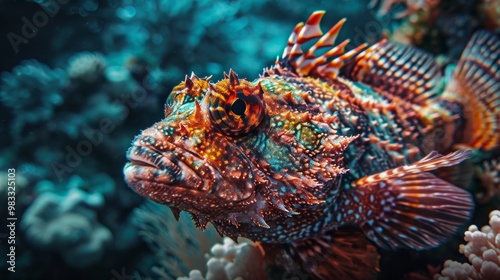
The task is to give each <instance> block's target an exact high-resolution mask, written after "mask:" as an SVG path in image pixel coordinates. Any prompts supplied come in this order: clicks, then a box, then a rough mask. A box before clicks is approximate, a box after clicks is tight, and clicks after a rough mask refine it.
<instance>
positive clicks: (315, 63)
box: [277, 11, 366, 78]
mask: <svg viewBox="0 0 500 280" xmlns="http://www.w3.org/2000/svg"><path fill="white" fill-rule="evenodd" d="M324 13H325V11H316V12H314V13H313V14H312V15H311V16H310V17H309V19H308V20H307V22H306V24H303V23H299V24H297V25H296V26H295V28H294V30H293V32H292V34H291V35H290V37H289V39H288V44H287V46H286V48H285V50H284V52H283V56H282V62H285V63H286V64H287V66H291V67H292V68H293V70H294V71H295V72H296V73H297V74H299V75H302V76H316V77H330V78H335V77H337V74H338V72H339V69H340V68H341V67H342V66H343V65H344V64H345V62H346V61H348V60H349V59H351V58H352V57H353V56H354V55H356V54H357V53H359V52H360V51H361V50H362V49H363V48H365V47H366V44H363V45H361V46H359V47H357V48H355V49H353V50H351V51H349V52H347V53H345V47H346V45H347V44H348V43H349V40H345V41H343V42H342V43H340V44H338V45H335V41H336V39H337V36H338V34H339V32H340V29H341V28H342V25H343V24H344V22H345V19H342V20H340V21H339V22H338V23H337V24H335V25H334V26H333V27H332V28H331V29H330V30H329V31H328V32H327V33H325V34H324V35H323V32H322V31H321V28H320V21H321V18H322V17H323V15H324ZM320 36H321V38H319V39H318V40H317V41H316V42H315V43H314V45H312V46H311V47H310V48H309V49H308V50H307V51H306V52H305V53H304V51H303V50H302V48H301V47H302V45H303V44H304V43H307V42H310V41H311V40H313V39H315V38H318V37H320ZM325 47H332V48H331V49H330V50H329V51H327V52H325V53H324V54H323V55H321V56H319V57H317V56H316V54H315V52H316V50H318V49H321V48H325ZM332 57H335V58H334V59H333V60H331V61H329V59H330V58H332ZM277 63H280V61H278V62H277Z"/></svg>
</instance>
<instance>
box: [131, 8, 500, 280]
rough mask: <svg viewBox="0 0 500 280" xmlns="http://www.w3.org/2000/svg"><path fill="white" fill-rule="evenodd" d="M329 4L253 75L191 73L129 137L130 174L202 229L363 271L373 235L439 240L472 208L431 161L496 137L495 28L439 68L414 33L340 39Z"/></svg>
mask: <svg viewBox="0 0 500 280" xmlns="http://www.w3.org/2000/svg"><path fill="white" fill-rule="evenodd" d="M323 14H324V11H317V12H314V13H313V14H312V15H311V16H310V17H309V19H308V20H307V22H306V23H305V24H304V23H299V24H298V25H297V26H296V27H295V28H294V30H293V32H292V34H291V35H290V37H289V39H288V43H287V45H286V47H285V49H284V53H283V56H282V58H281V59H278V60H277V61H276V63H275V65H273V66H272V67H269V68H265V69H264V71H263V74H261V75H259V78H257V79H256V80H254V81H248V80H246V79H243V78H241V77H238V75H237V74H236V73H235V72H234V71H233V70H229V72H228V73H224V76H223V79H222V80H220V81H218V82H212V81H211V77H206V78H200V77H198V76H197V75H195V74H194V73H193V74H191V76H190V77H188V76H187V75H186V77H185V80H183V81H182V82H181V83H180V84H179V85H177V86H175V87H174V88H173V90H172V92H171V93H170V95H169V97H168V99H167V101H166V104H165V118H164V119H163V120H161V121H159V122H157V123H155V124H153V125H152V126H151V127H149V128H147V129H145V130H143V131H142V133H141V134H140V135H138V136H137V137H136V138H135V139H134V140H133V143H132V146H131V148H130V149H129V150H128V152H127V158H128V160H129V162H128V163H127V164H126V166H125V167H124V174H125V180H126V182H127V183H128V185H129V186H130V187H131V188H132V189H133V190H134V191H135V192H137V193H138V194H140V195H142V196H144V197H146V198H148V199H151V200H153V201H155V202H158V203H161V204H164V205H168V206H169V207H170V209H171V210H172V212H173V214H174V216H175V217H176V218H178V216H179V212H180V211H187V212H189V213H190V214H191V216H192V218H193V220H194V221H195V224H196V226H197V227H199V228H200V229H204V228H205V227H206V225H207V223H209V222H210V223H211V224H213V226H214V227H215V228H216V229H217V231H218V232H219V233H220V234H221V235H225V236H229V237H231V238H233V239H236V238H237V237H240V236H241V237H246V238H248V239H250V240H253V241H258V242H260V244H263V246H264V247H263V248H265V245H269V246H270V248H275V247H276V246H278V247H279V248H282V249H283V250H282V251H283V252H285V253H284V254H285V255H286V256H288V257H287V258H288V260H294V261H295V262H296V263H297V264H298V265H299V267H300V266H302V269H303V271H304V270H305V271H306V272H307V273H308V274H309V275H310V276H311V277H313V278H319V279H360V278H373V277H375V275H376V273H377V270H378V253H377V250H395V249H397V248H406V249H414V250H421V249H427V248H432V247H435V246H438V245H439V244H442V243H443V242H444V241H445V240H446V239H447V238H449V237H450V236H452V235H453V234H455V232H456V230H457V229H458V227H460V226H461V225H463V224H464V223H466V222H467V221H468V219H469V218H470V216H471V215H472V211H473V208H474V203H473V199H472V197H471V195H470V194H469V193H468V192H467V191H465V190H463V189H461V188H459V187H457V186H455V185H454V184H453V183H450V182H449V181H451V180H447V179H450V178H440V177H438V176H437V175H435V174H437V173H436V172H434V171H435V170H437V169H439V168H441V167H451V166H454V165H457V164H459V163H460V162H462V161H464V160H465V159H467V158H469V157H470V156H471V153H472V152H473V151H474V150H479V151H493V150H496V149H498V147H499V144H500V133H499V130H500V129H499V127H500V106H499V104H500V102H499V100H500V75H499V73H500V53H499V49H500V40H499V39H498V38H497V37H496V35H494V34H491V33H489V32H487V31H478V32H477V33H475V34H474V36H473V37H472V38H471V39H470V42H469V43H468V45H467V47H466V49H465V51H464V52H463V55H462V57H461V59H460V61H459V62H458V64H457V67H456V68H455V70H454V73H453V75H452V77H451V78H449V79H445V78H444V77H443V76H442V74H441V71H440V68H439V67H438V66H437V65H436V64H435V61H434V59H433V57H432V56H431V55H430V54H427V53H425V52H424V51H421V50H418V49H417V48H415V47H412V46H405V45H402V44H398V43H394V42H390V41H388V40H382V41H380V42H378V43H376V44H374V45H372V46H369V47H368V46H366V45H361V46H359V47H356V48H354V49H352V50H350V51H347V50H346V46H347V44H348V43H349V41H348V40H346V41H343V42H341V43H336V38H337V35H338V34H339V31H340V29H341V27H342V25H343V23H344V22H345V19H343V20H341V21H340V22H338V23H337V24H336V25H334V26H333V27H332V28H331V29H330V30H329V31H328V32H326V33H324V32H323V31H322V30H321V28H320V20H321V18H322V16H323ZM306 46H307V48H306ZM323 48H327V49H325V50H326V51H323V52H322V54H317V53H316V52H317V51H318V50H319V49H323ZM443 81H446V83H444V82H443ZM452 168H453V167H452Z"/></svg>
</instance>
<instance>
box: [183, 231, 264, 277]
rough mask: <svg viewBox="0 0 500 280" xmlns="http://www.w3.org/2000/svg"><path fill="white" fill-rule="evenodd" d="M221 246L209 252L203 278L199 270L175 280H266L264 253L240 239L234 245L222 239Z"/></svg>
mask: <svg viewBox="0 0 500 280" xmlns="http://www.w3.org/2000/svg"><path fill="white" fill-rule="evenodd" d="M222 241H223V244H216V245H214V246H213V247H212V249H211V250H210V252H211V254H212V256H211V257H210V259H209V260H208V262H207V268H208V272H207V274H206V277H205V278H204V277H203V276H202V274H201V272H200V271H199V270H193V271H191V272H190V273H189V277H180V278H177V280H205V279H206V280H231V279H241V280H246V279H267V276H266V273H265V266H266V265H265V261H264V252H263V251H262V249H261V247H260V246H259V245H258V244H256V243H253V242H251V241H250V240H247V239H243V238H240V239H239V240H238V242H239V244H236V243H235V242H234V241H233V240H231V239H230V238H228V237H224V239H223V240H222Z"/></svg>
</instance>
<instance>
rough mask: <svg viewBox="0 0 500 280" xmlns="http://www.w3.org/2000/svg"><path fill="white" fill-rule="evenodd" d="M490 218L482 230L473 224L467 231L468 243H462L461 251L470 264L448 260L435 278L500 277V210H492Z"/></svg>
mask: <svg viewBox="0 0 500 280" xmlns="http://www.w3.org/2000/svg"><path fill="white" fill-rule="evenodd" d="M489 218H490V221H489V225H486V226H484V227H482V228H481V231H479V229H478V228H477V226H475V225H471V226H470V227H469V230H468V231H466V232H465V238H464V239H465V241H467V244H465V245H464V244H462V245H460V248H459V251H460V253H462V254H464V255H465V256H466V257H467V258H468V259H469V262H470V264H469V263H459V262H456V261H451V260H447V261H446V262H445V263H444V269H443V270H442V271H441V274H436V275H434V280H454V279H456V280H462V279H464V280H466V279H484V280H488V279H500V211H499V210H494V211H492V212H491V213H490V214H489Z"/></svg>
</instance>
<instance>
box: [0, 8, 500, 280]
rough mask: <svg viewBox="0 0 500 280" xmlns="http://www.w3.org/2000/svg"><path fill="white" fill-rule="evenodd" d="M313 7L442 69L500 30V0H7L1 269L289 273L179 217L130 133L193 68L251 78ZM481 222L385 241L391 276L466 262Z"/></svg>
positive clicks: (327, 21) (491, 205)
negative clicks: (130, 175) (139, 188)
mask: <svg viewBox="0 0 500 280" xmlns="http://www.w3.org/2000/svg"><path fill="white" fill-rule="evenodd" d="M393 2H394V3H393ZM405 2H409V3H408V4H406V3H405ZM415 2H419V3H420V4H415ZM315 10H325V11H327V15H328V16H325V17H324V19H323V21H322V25H323V26H325V27H328V26H333V25H334V24H335V23H336V22H337V21H338V20H340V19H341V18H347V22H346V24H345V26H344V28H343V31H342V32H341V33H340V39H342V40H343V39H347V38H349V39H351V42H350V43H349V45H348V47H347V48H348V49H352V48H354V47H356V46H358V45H360V44H362V43H369V44H372V43H375V42H377V41H378V40H380V39H381V38H389V39H391V40H395V41H398V42H402V43H405V44H412V45H415V46H418V47H420V48H422V49H424V50H425V51H427V52H429V53H432V54H433V55H435V56H436V58H437V61H438V64H439V65H440V67H441V68H442V70H443V73H449V72H450V71H451V69H453V67H454V66H455V63H456V61H457V60H458V58H459V57H460V54H461V52H462V50H463V49H464V47H465V45H466V43H467V41H468V38H470V37H471V35H472V34H473V33H474V31H476V30H478V29H488V30H490V31H492V32H496V33H497V34H498V32H499V31H500V1H498V0H460V1H452V0H441V1H439V0H434V1H388V0H384V1H368V0H314V1H292V0H253V1H243V0H226V1H223V0H220V1H210V0H185V1H177V0H153V1H140V0H73V1H72V0H31V1H30V0H3V1H0V22H1V24H0V30H1V34H2V36H3V37H2V40H1V44H0V48H1V54H2V58H1V60H0V61H1V64H0V121H1V126H0V135H1V137H0V201H1V203H0V207H1V210H0V223H1V224H2V225H1V226H0V279H75V280H76V279H110V280H138V279H177V278H178V277H187V278H182V279H205V278H206V279H234V277H236V276H241V275H244V273H249V271H250V272H251V273H256V274H250V275H251V276H247V278H244V279H262V278H264V277H267V278H269V279H292V278H284V277H285V274H286V273H285V268H283V267H281V266H280V265H277V264H269V265H268V266H267V267H266V260H265V259H264V257H263V255H262V254H261V249H260V247H258V245H256V244H253V243H252V242H251V241H248V240H243V239H242V240H241V242H240V243H238V244H236V243H234V242H232V241H231V240H230V239H227V238H224V239H223V238H222V237H220V236H219V234H218V233H217V232H216V231H215V229H214V228H213V227H209V228H207V230H205V231H204V232H200V231H199V230H198V229H196V227H195V225H194V223H193V222H192V221H191V219H190V217H189V216H188V215H184V214H185V213H183V214H182V215H181V217H180V219H179V221H176V220H175V218H174V216H173V215H172V213H171V212H170V210H169V209H168V207H166V206H161V205H158V204H155V203H153V202H150V201H146V200H145V199H143V198H142V197H140V196H138V195H137V194H135V193H134V192H133V191H132V190H131V189H130V188H129V187H128V186H127V185H126V183H125V181H124V179H123V166H124V164H125V162H126V158H125V152H126V151H127V149H128V148H129V146H130V143H131V142H132V140H133V138H134V137H135V136H136V135H137V134H138V133H139V132H140V131H141V129H144V128H145V127H148V126H149V125H151V124H152V123H154V122H156V121H158V120H160V119H161V118H163V116H164V109H165V107H164V104H165V100H166V99H167V97H168V95H169V93H170V91H171V89H172V88H173V87H174V86H175V85H177V84H178V83H179V82H181V81H183V80H184V77H185V75H186V74H188V75H189V74H190V73H192V72H194V73H196V75H198V76H200V77H204V76H210V75H213V80H219V79H222V77H223V73H224V71H226V72H228V71H229V69H234V70H235V71H237V72H238V74H239V76H240V77H246V78H247V79H248V80H253V79H254V78H257V77H258V75H259V74H261V73H262V69H263V68H264V67H269V66H271V65H273V63H274V61H275V60H276V57H277V56H281V54H282V52H283V48H284V47H285V46H286V43H287V39H288V36H289V34H290V32H291V30H293V27H294V26H295V24H296V23H298V22H300V21H304V20H306V19H307V17H308V16H309V15H310V14H311V13H312V12H313V11H315ZM499 133H500V132H499ZM495 156H496V157H497V158H498V155H495ZM495 156H493V157H495ZM474 164H475V165H476V166H477V168H476V169H473V168H470V169H469V170H470V171H468V172H469V175H470V176H469V177H470V178H472V179H470V181H467V182H463V186H461V187H464V188H467V189H468V190H469V191H471V192H472V193H473V194H474V195H475V196H476V198H477V199H476V202H477V205H476V209H475V213H474V217H473V219H472V220H471V222H470V224H476V225H477V226H478V227H479V228H481V226H483V225H486V224H487V223H488V219H489V218H488V213H490V212H491V211H493V210H495V209H499V207H500V182H499V181H498V178H499V177H500V164H499V163H498V161H495V160H493V161H478V162H475V163H474ZM441 172H446V170H444V171H441ZM474 172H475V174H476V175H474V174H472V173H474ZM9 178H11V179H9ZM485 180H486V181H487V180H489V181H488V182H491V183H490V184H489V185H487V186H486V187H487V188H488V189H484V188H483V187H484V186H483V185H481V184H480V181H481V182H484V181H485ZM13 181H14V182H15V190H14V189H11V188H9V187H12V186H14V185H11V184H10V183H9V182H13ZM12 192H14V193H15V194H12ZM9 197H15V199H10V198H9ZM9 206H10V208H9ZM492 216H495V217H497V216H498V213H496V212H495V215H492ZM492 219H496V218H492ZM495 221H496V220H495ZM490 224H493V222H491V221H490ZM495 224H498V222H495ZM9 225H12V226H10V227H9ZM468 226H469V224H467V225H464V226H463V228H462V230H461V232H462V233H457V236H455V237H454V238H453V239H451V240H450V241H449V242H447V243H445V244H443V245H442V246H440V247H438V248H435V249H433V250H429V251H419V252H415V251H409V250H399V251H396V252H381V261H380V267H381V270H380V272H379V273H378V278H379V279H432V277H433V274H435V273H438V272H440V271H441V268H443V263H444V261H445V260H447V259H451V260H454V261H458V262H460V263H464V262H467V258H466V257H465V256H464V255H462V254H461V253H460V252H459V250H458V247H459V244H464V243H465V241H464V240H463V232H464V231H465V230H466V229H467V227H468ZM476 231H477V228H476ZM497 233H498V231H497ZM14 242H15V243H14ZM217 244H218V245H217ZM497 250H498V252H500V249H499V248H497ZM9 261H10V262H11V263H9ZM12 261H13V262H12ZM12 264H14V266H15V272H13V271H12V270H14V269H11V270H9V268H12V267H13V265H12ZM228 264H229V266H228ZM194 270H198V271H197V272H193V271H194ZM261 272H262V273H261ZM238 273H240V274H238ZM259 273H260V274H259ZM442 274H443V273H442ZM256 275H257V276H256ZM443 275H444V274H443ZM204 277H205V278H204ZM294 279H297V278H294ZM304 279H305V278H304Z"/></svg>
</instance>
